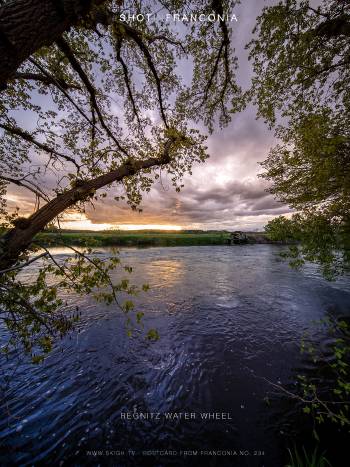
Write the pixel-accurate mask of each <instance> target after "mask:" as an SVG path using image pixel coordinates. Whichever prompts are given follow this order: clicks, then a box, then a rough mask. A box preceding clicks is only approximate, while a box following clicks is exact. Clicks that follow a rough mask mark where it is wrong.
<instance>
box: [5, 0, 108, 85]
mask: <svg viewBox="0 0 350 467" xmlns="http://www.w3.org/2000/svg"><path fill="white" fill-rule="evenodd" d="M105 1H106V0H13V1H9V2H6V3H5V4H4V5H3V6H2V7H0V91H1V90H3V89H5V88H6V83H7V81H8V80H9V79H11V78H12V77H14V75H15V73H16V71H17V69H18V67H19V66H20V65H21V64H22V63H23V62H24V61H25V60H26V59H27V58H29V57H30V55H31V54H33V53H34V52H35V51H37V50H39V49H40V48H41V47H43V46H48V45H51V44H52V43H53V42H54V41H55V40H56V39H58V38H59V37H60V36H61V35H62V33H64V32H65V31H68V30H69V29H70V28H71V27H72V26H74V25H75V24H77V22H78V21H79V20H80V19H81V18H83V17H84V16H85V15H87V14H88V13H89V11H90V10H91V8H92V7H93V6H94V5H99V4H102V3H104V2H105Z"/></svg>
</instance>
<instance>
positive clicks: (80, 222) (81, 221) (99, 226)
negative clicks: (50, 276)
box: [60, 216, 183, 231]
mask: <svg viewBox="0 0 350 467" xmlns="http://www.w3.org/2000/svg"><path fill="white" fill-rule="evenodd" d="M79 217H81V218H78V219H74V220H69V219H66V220H63V221H62V222H61V223H60V225H61V227H62V228H63V229H67V230H94V231H104V230H177V231H179V230H182V229H183V227H182V226H180V225H172V224H110V223H96V224H95V223H93V222H91V220H90V219H87V218H86V217H85V216H79Z"/></svg>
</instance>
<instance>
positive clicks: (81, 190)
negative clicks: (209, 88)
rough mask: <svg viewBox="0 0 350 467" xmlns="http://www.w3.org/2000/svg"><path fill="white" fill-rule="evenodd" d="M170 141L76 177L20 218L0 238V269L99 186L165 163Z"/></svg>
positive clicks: (9, 265)
mask: <svg viewBox="0 0 350 467" xmlns="http://www.w3.org/2000/svg"><path fill="white" fill-rule="evenodd" d="M170 144H171V143H170V142H169V143H168V144H165V148H164V153H163V154H162V155H160V156H159V157H152V158H149V159H146V160H143V161H135V162H133V163H132V164H131V163H130V162H129V163H128V162H126V163H124V164H122V165H121V166H120V167H119V168H118V169H117V170H113V171H111V172H108V173H106V174H104V175H100V176H99V177H96V178H93V179H90V180H85V181H80V183H79V185H78V186H76V187H74V188H72V189H70V190H68V191H66V192H64V193H62V194H60V195H58V196H57V197H56V198H54V199H52V200H51V201H49V202H48V203H47V204H45V205H44V206H43V207H42V208H41V209H39V210H38V211H36V212H35V213H34V214H32V215H31V216H30V217H28V218H21V219H20V220H19V222H18V223H17V226H16V227H15V228H13V229H11V230H10V231H9V232H7V233H6V234H5V235H4V236H3V237H1V238H0V272H1V271H2V270H5V269H8V268H9V267H11V266H13V265H14V264H16V263H17V261H18V259H19V257H20V255H21V253H23V252H24V251H25V250H26V249H27V248H28V247H29V245H30V243H31V242H32V240H33V238H34V237H35V235H36V234H37V233H39V232H40V231H42V230H43V229H44V227H45V226H46V225H47V224H49V223H50V222H51V221H53V220H54V219H55V218H56V217H57V216H58V215H59V214H61V213H62V212H63V211H65V210H66V209H67V208H69V207H71V206H74V205H75V204H76V203H77V202H79V201H84V200H86V199H88V198H89V196H93V195H94V194H95V191H96V190H98V189H99V188H102V187H104V186H107V185H109V184H111V183H113V182H118V181H121V180H123V178H124V177H128V176H131V175H133V174H135V173H136V172H139V171H140V170H143V169H148V168H150V167H153V166H158V165H162V164H167V163H169V162H170V158H169V155H168V150H169V146H170Z"/></svg>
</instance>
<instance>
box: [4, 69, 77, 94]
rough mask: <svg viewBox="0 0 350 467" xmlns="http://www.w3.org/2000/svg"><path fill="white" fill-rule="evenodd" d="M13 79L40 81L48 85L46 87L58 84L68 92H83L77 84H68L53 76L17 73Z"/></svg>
mask: <svg viewBox="0 0 350 467" xmlns="http://www.w3.org/2000/svg"><path fill="white" fill-rule="evenodd" d="M13 79H15V80H17V79H25V80H29V81H39V82H41V83H43V84H46V85H50V84H53V85H55V86H56V85H57V83H59V84H60V87H61V88H63V89H65V90H67V89H78V90H81V87H80V86H79V85H77V84H73V83H67V81H65V80H64V79H61V78H60V79H59V78H57V79H56V78H54V77H52V76H48V75H41V74H39V73H28V72H23V73H22V72H17V73H15V75H14V76H13Z"/></svg>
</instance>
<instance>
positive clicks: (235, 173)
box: [8, 0, 290, 231]
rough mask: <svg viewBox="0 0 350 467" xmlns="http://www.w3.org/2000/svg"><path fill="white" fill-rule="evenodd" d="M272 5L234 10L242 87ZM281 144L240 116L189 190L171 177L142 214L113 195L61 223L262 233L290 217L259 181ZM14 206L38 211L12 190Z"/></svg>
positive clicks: (217, 136)
mask: <svg viewBox="0 0 350 467" xmlns="http://www.w3.org/2000/svg"><path fill="white" fill-rule="evenodd" d="M271 3H275V2H273V0H270V1H269V2H265V1H264V0H248V1H247V0H243V2H242V4H241V5H238V6H236V7H235V10H234V13H235V15H236V17H237V20H238V21H237V22H234V24H233V30H234V33H233V38H232V45H233V46H234V48H235V54H236V55H237V57H238V60H239V71H238V82H239V83H242V84H243V83H244V85H245V86H246V85H247V82H249V78H250V76H251V68H250V64H249V62H248V60H247V51H246V50H245V49H244V45H245V44H246V43H247V42H249V39H250V37H251V31H252V29H253V26H254V23H255V19H256V17H257V16H258V15H259V13H260V12H261V9H262V7H263V6H265V5H267V4H271ZM274 144H276V141H275V139H274V135H273V132H272V131H270V130H269V129H268V128H267V125H266V124H265V123H264V122H263V121H261V120H256V111H255V109H254V108H253V107H249V108H247V109H246V110H245V111H244V112H242V113H239V114H236V115H234V116H233V118H232V122H231V123H230V124H229V125H228V126H227V127H226V128H225V129H223V130H220V129H216V130H214V132H213V134H212V135H210V136H209V139H208V140H207V146H208V148H209V150H208V152H209V154H210V158H209V159H208V160H207V161H206V162H205V163H204V164H197V165H194V167H193V170H192V175H191V176H189V175H186V176H185V177H184V182H183V183H184V185H185V186H184V188H183V189H182V190H181V192H180V193H177V192H176V191H175V189H174V188H173V187H172V185H171V183H170V182H169V180H167V178H166V176H164V177H162V178H161V179H160V180H159V181H156V183H155V184H154V185H153V188H152V189H151V191H150V193H148V194H145V195H144V197H143V202H142V205H141V207H142V213H139V212H133V211H131V209H130V207H129V206H128V205H126V204H122V203H116V201H115V200H114V199H113V195H114V196H115V194H116V193H113V191H111V195H110V196H108V197H107V198H105V199H103V200H101V201H98V202H97V203H95V206H94V208H92V207H88V208H87V210H86V213H85V214H79V213H74V212H69V213H67V214H66V215H65V217H64V221H63V222H62V223H61V226H62V227H63V228H70V229H89V230H104V229H115V228H120V229H137V228H139V229H143V228H156V229H203V230H221V229H225V230H245V231H256V230H262V228H263V226H264V225H265V224H266V223H267V222H268V221H269V220H271V219H273V218H274V217H276V216H278V215H285V214H287V215H288V213H290V209H289V208H288V206H285V205H283V204H281V203H280V202H278V201H276V200H275V199H274V198H273V196H272V195H271V194H269V193H268V192H267V191H266V189H267V188H268V186H269V185H268V183H267V182H266V181H264V180H263V179H261V178H259V177H258V174H259V173H261V172H262V167H261V166H260V165H259V162H262V161H263V160H264V159H266V157H267V155H268V152H269V149H270V148H271V147H272V146H273V145H274ZM8 200H9V205H10V206H12V207H13V206H15V205H18V206H20V207H21V212H22V214H24V215H29V214H30V213H31V212H32V211H33V199H32V197H31V196H30V194H27V193H25V192H24V191H22V190H20V189H14V188H12V189H11V190H10V191H9V196H8Z"/></svg>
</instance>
